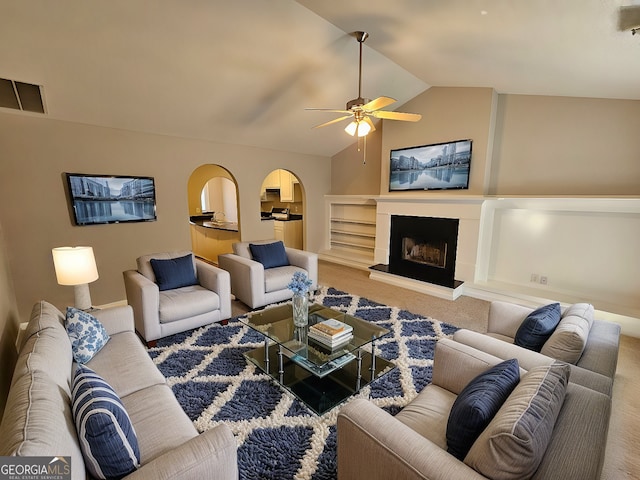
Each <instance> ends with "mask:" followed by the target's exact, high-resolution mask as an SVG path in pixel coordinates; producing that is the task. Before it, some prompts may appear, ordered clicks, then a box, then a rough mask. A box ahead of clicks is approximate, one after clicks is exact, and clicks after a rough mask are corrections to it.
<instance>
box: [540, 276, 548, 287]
mask: <svg viewBox="0 0 640 480" xmlns="http://www.w3.org/2000/svg"><path fill="white" fill-rule="evenodd" d="M540 283H541V284H542V285H546V284H547V277H545V276H544V275H543V276H541V277H540Z"/></svg>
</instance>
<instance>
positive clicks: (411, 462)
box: [338, 399, 485, 480]
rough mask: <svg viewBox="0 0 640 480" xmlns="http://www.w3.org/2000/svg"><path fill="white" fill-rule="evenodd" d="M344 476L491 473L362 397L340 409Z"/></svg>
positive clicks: (435, 479)
mask: <svg viewBox="0 0 640 480" xmlns="http://www.w3.org/2000/svg"><path fill="white" fill-rule="evenodd" d="M338 478H366V479H367V480H376V479H385V480H386V479H389V478H393V479H402V480H404V479H432V480H449V479H451V478H464V479H469V480H474V479H476V480H477V479H484V478H485V477H483V476H482V475H480V474H479V473H478V472H476V471H475V470H473V469H472V468H471V467H468V466H467V465H465V464H464V463H463V462H461V461H459V460H458V459H456V458H455V457H453V456H452V455H450V454H449V453H447V452H446V451H445V450H443V449H441V448H440V447H438V446H437V445H436V444H434V443H432V442H431V441H429V440H427V439H426V438H424V437H423V436H421V435H420V434H418V433H417V432H415V431H414V430H412V429H411V428H409V427H408V426H406V425H405V424H403V423H402V422H400V421H399V420H397V419H396V418H394V417H392V416H391V415H389V414H388V413H387V412H385V411H384V410H382V409H381V408H378V407H377V406H375V405H374V404H373V403H371V402H369V401H367V400H364V399H356V400H353V401H352V402H351V403H349V404H348V405H346V406H344V407H343V408H342V409H341V410H340V413H339V414H338Z"/></svg>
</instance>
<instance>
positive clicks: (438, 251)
mask: <svg viewBox="0 0 640 480" xmlns="http://www.w3.org/2000/svg"><path fill="white" fill-rule="evenodd" d="M402 259H403V260H408V261H410V262H415V263H420V264H423V265H429V266H432V267H437V268H446V266H447V242H446V241H445V240H435V241H434V240H430V241H427V242H425V241H422V240H419V239H415V238H411V237H402Z"/></svg>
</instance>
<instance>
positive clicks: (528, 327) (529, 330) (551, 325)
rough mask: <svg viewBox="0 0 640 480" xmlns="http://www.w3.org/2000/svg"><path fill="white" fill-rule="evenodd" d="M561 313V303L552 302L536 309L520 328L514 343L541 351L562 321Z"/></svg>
mask: <svg viewBox="0 0 640 480" xmlns="http://www.w3.org/2000/svg"><path fill="white" fill-rule="evenodd" d="M561 315H562V312H561V311H560V304H559V303H551V304H549V305H545V306H544V307H540V308H538V309H536V310H534V311H533V312H531V313H530V314H529V315H527V318H525V319H524V321H523V322H522V324H521V325H520V328H518V331H517V332H516V337H515V338H514V340H513V343H515V344H516V345H519V346H521V347H524V348H527V349H529V350H533V351H535V352H539V351H540V350H542V346H543V345H544V343H545V342H546V341H547V340H548V339H549V337H550V336H551V334H552V333H553V331H554V330H555V329H556V327H557V326H558V323H560V317H561Z"/></svg>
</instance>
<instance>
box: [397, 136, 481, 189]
mask: <svg viewBox="0 0 640 480" xmlns="http://www.w3.org/2000/svg"><path fill="white" fill-rule="evenodd" d="M471 143H472V141H471V140H455V141H451V142H443V143H434V144H431V145H421V146H417V147H406V148H399V149H395V150H391V152H390V167H389V191H390V192H394V191H406V190H449V189H466V188H469V172H470V167H471Z"/></svg>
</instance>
